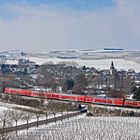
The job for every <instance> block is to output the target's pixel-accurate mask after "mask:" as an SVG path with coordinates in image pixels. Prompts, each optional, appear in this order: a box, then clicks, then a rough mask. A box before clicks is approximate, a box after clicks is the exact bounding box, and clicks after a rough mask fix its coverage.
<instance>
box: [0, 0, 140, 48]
mask: <svg viewBox="0 0 140 140" xmlns="http://www.w3.org/2000/svg"><path fill="white" fill-rule="evenodd" d="M139 7H140V0H0V51H4V50H13V49H14V50H15V49H19V50H52V49H53V50H55V49H57V50H58V49H103V48H105V47H109V48H112V47H113V48H114V47H115V48H123V49H126V50H128V49H129V50H140V8H139Z"/></svg>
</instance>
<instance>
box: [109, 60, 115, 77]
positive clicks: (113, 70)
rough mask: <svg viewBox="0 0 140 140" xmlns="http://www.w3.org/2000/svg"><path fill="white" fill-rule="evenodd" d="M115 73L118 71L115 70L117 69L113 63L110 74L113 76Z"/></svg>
mask: <svg viewBox="0 0 140 140" xmlns="http://www.w3.org/2000/svg"><path fill="white" fill-rule="evenodd" d="M115 72H116V70H115V67H114V63H113V61H112V62H111V66H110V74H111V75H114V74H115Z"/></svg>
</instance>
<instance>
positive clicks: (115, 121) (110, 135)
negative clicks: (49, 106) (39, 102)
mask: <svg viewBox="0 0 140 140" xmlns="http://www.w3.org/2000/svg"><path fill="white" fill-rule="evenodd" d="M139 131H140V120H139V118H135V117H86V116H85V115H81V116H78V117H73V118H71V119H69V120H67V119H65V120H63V121H62V122H61V121H58V122H57V123H51V124H48V125H47V126H46V125H42V126H39V128H31V129H29V130H28V131H26V130H22V131H19V132H18V134H17V136H15V135H13V136H11V139H14V140H18V139H22V140H24V139H30V140H38V139H47V140H59V139H63V140H71V139H72V140H120V139H121V140H127V139H131V140H133V139H134V140H139V138H140V133H139Z"/></svg>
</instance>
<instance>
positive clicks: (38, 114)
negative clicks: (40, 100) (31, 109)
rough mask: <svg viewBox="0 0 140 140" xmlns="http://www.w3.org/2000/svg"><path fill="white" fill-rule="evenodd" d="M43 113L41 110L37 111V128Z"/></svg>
mask: <svg viewBox="0 0 140 140" xmlns="http://www.w3.org/2000/svg"><path fill="white" fill-rule="evenodd" d="M41 113H42V112H41V111H40V110H38V109H35V116H36V119H37V127H38V125H39V118H40V116H41Z"/></svg>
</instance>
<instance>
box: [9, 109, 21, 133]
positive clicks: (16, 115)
mask: <svg viewBox="0 0 140 140" xmlns="http://www.w3.org/2000/svg"><path fill="white" fill-rule="evenodd" d="M9 115H10V117H11V118H12V119H13V120H14V121H15V123H16V133H17V123H18V121H19V120H20V119H21V117H22V116H23V112H22V111H20V110H12V111H10V113H9Z"/></svg>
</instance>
